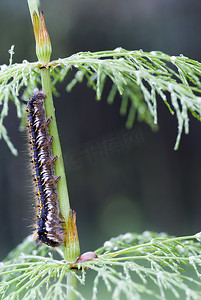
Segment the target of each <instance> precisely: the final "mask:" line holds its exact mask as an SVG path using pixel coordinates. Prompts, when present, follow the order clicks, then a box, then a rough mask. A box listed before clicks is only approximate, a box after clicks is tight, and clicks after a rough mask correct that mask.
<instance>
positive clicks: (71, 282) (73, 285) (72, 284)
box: [66, 271, 77, 300]
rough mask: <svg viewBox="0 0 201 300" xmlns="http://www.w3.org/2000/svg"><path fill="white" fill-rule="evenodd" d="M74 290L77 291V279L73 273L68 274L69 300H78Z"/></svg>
mask: <svg viewBox="0 0 201 300" xmlns="http://www.w3.org/2000/svg"><path fill="white" fill-rule="evenodd" d="M75 272H76V271H75ZM74 290H77V278H76V277H75V276H74V275H73V274H72V272H68V274H67V297H66V299H67V300H76V298H77V297H76V295H75V293H74Z"/></svg>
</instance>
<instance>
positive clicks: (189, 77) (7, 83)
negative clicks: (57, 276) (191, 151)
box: [0, 48, 201, 154]
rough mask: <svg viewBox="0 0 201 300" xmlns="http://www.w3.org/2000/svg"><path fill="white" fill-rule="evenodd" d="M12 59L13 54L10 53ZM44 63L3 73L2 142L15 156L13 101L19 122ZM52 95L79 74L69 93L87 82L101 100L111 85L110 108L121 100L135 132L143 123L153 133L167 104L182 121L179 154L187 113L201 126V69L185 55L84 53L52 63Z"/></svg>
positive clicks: (5, 68)
mask: <svg viewBox="0 0 201 300" xmlns="http://www.w3.org/2000/svg"><path fill="white" fill-rule="evenodd" d="M10 53H11V57H12V55H13V48H12V49H11V51H10ZM40 67H41V65H40V63H38V62H35V63H29V62H27V61H24V62H23V63H21V64H12V58H11V59H10V64H9V65H8V66H7V65H3V66H1V69H0V104H1V105H2V109H1V114H0V138H3V139H4V140H5V141H6V143H7V144H8V146H9V148H10V149H11V151H12V152H13V154H16V153H17V152H16V149H15V148H14V146H13V145H12V143H11V142H10V140H9V138H8V135H7V131H6V128H5V127H4V124H3V121H4V118H5V117H6V116H7V114H8V104H9V99H10V100H11V101H13V102H14V104H15V106H16V110H17V116H18V117H19V118H21V116H22V108H21V105H20V102H19V100H18V97H19V92H20V89H21V88H22V87H26V88H25V90H24V92H23V95H22V97H23V98H24V99H27V98H28V97H29V96H30V95H32V94H33V87H40V84H41V82H40V76H39V75H40V72H39V68H40ZM46 67H49V68H50V71H51V78H52V89H53V92H54V93H55V94H56V84H57V82H58V81H63V80H64V78H65V77H66V75H67V73H68V71H70V70H71V69H72V68H73V69H77V72H76V73H75V76H74V78H73V80H72V81H71V82H70V83H68V84H67V91H70V90H71V89H72V88H73V87H74V86H75V85H76V84H77V83H80V82H82V81H83V80H84V78H86V80H87V83H88V86H90V87H92V88H93V89H94V90H95V91H96V97H97V100H100V99H101V96H102V92H103V89H104V85H105V81H106V79H107V78H109V79H110V80H111V82H112V87H111V91H110V93H109V95H108V103H109V104H112V103H113V101H114V99H115V95H116V94H117V93H119V94H120V96H121V98H122V102H121V107H120V113H121V115H123V116H126V115H127V122H126V126H127V128H131V127H132V125H133V122H134V120H135V117H136V116H137V118H138V120H140V121H145V122H146V123H148V124H149V125H150V126H151V127H152V128H155V126H156V124H157V123H158V117H157V101H161V100H162V101H163V102H164V104H165V105H167V107H168V109H169V111H170V113H171V114H176V117H177V120H178V136H177V140H176V144H175V149H177V148H178V146H179V141H180V138H181V134H182V132H183V130H184V131H185V133H188V132H189V113H190V114H192V115H193V116H194V117H195V118H197V119H198V120H201V97H200V94H201V90H200V87H201V81H200V74H201V64H200V63H199V62H197V61H195V60H192V59H189V58H187V57H185V56H183V55H180V56H169V55H167V54H164V53H162V52H156V51H152V52H143V51H142V50H139V51H137V50H136V51H127V50H124V49H122V48H117V49H115V50H113V51H102V52H94V53H91V52H80V53H77V54H74V55H72V56H70V57H67V58H63V59H58V60H55V61H52V62H50V63H49V64H48V65H47V66H46Z"/></svg>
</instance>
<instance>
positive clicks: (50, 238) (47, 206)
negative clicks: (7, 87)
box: [26, 91, 65, 247]
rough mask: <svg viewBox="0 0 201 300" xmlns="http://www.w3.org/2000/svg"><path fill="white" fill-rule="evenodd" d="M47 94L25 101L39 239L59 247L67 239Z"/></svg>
mask: <svg viewBox="0 0 201 300" xmlns="http://www.w3.org/2000/svg"><path fill="white" fill-rule="evenodd" d="M45 98H46V95H45V94H44V93H43V92H42V91H39V92H37V93H36V94H35V95H33V96H32V97H31V98H29V100H28V101H27V102H26V104H27V128H28V138H29V148H30V155H31V164H32V171H33V181H34V185H35V190H36V198H37V220H36V232H37V240H38V241H41V242H42V243H45V244H47V245H49V246H51V247H58V246H60V245H61V244H62V243H63V241H64V236H65V234H64V228H63V227H62V223H64V222H63V221H62V220H61V219H60V216H59V215H60V211H59V206H58V193H57V182H58V180H59V179H60V176H55V172H54V162H55V161H56V160H57V158H58V157H57V156H52V151H51V144H52V141H53V137H52V136H49V131H48V125H49V123H50V122H51V120H52V117H49V118H46V114H45V109H44V99H45Z"/></svg>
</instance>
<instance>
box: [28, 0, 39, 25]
mask: <svg viewBox="0 0 201 300" xmlns="http://www.w3.org/2000/svg"><path fill="white" fill-rule="evenodd" d="M27 2H28V6H29V11H30V15H31V20H32V22H33V12H34V11H35V12H36V13H37V15H38V16H39V11H38V1H37V0H27Z"/></svg>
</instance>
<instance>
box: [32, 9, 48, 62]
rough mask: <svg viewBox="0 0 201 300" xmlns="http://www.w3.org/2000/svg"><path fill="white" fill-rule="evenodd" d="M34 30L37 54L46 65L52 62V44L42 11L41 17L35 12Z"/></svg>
mask: <svg viewBox="0 0 201 300" xmlns="http://www.w3.org/2000/svg"><path fill="white" fill-rule="evenodd" d="M33 30H34V35H35V40H36V55H37V57H38V60H39V62H40V63H42V64H44V65H45V64H48V63H49V62H50V56H51V53H52V46H51V42H50V38H49V34H48V32H47V28H46V26H45V19H44V14H43V12H42V11H41V12H40V17H39V16H38V14H37V13H36V12H35V11H34V13H33Z"/></svg>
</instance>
